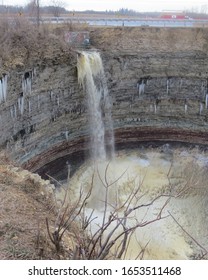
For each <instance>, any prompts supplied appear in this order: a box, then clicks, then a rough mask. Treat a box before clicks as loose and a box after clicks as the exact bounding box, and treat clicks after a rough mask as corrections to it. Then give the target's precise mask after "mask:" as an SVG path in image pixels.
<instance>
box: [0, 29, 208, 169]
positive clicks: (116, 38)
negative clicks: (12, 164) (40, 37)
mask: <svg viewBox="0 0 208 280" xmlns="http://www.w3.org/2000/svg"><path fill="white" fill-rule="evenodd" d="M91 42H92V46H93V48H95V49H97V50H98V51H99V52H100V53H101V56H102V58H103V63H104V68H105V71H106V76H107V83H108V87H109V92H110V96H111V99H112V104H113V121H114V128H115V135H116V138H115V140H116V143H117V144H119V143H120V144H121V143H133V142H134V143H135V142H138V141H149V140H164V141H183V142H191V143H201V144H208V29H200V28H196V29H186V28H184V29H172V28H170V29H166V28H161V29H160V28H149V27H148V28H109V29H102V28H99V29H95V30H92V31H91ZM56 55H57V57H56V58H57V60H56V58H54V60H53V62H52V63H44V64H43V63H41V61H40V62H39V63H37V61H36V63H34V65H33V67H31V64H30V67H29V66H28V68H27V67H26V68H25V69H24V71H18V70H17V69H13V70H11V71H9V70H8V73H7V75H6V77H7V89H6V96H5V94H4V93H3V91H2V93H1V92H0V97H1V96H2V98H1V99H0V100H1V101H0V102H1V103H0V127H1V135H0V145H1V148H2V149H7V152H8V153H9V154H10V155H11V157H12V158H13V159H15V160H16V161H18V162H19V163H20V164H22V165H23V166H25V167H26V168H29V169H31V170H33V171H35V170H37V169H39V168H40V167H42V166H44V165H45V164H46V163H49V162H52V161H53V160H55V159H58V158H60V157H62V156H66V155H67V154H73V153H75V152H79V153H81V152H82V151H84V150H86V149H87V145H86V143H87V141H88V137H89V133H88V132H89V131H88V124H87V108H86V96H85V94H84V93H83V91H82V89H81V88H80V87H79V85H78V83H77V73H76V55H74V56H73V55H70V56H68V57H67V56H66V57H65V58H64V59H63V58H62V59H61V60H59V58H58V54H56ZM4 77H5V75H4ZM4 77H3V76H2V79H1V80H0V81H1V86H2V87H3V80H5V79H3V78H4ZM4 83H5V82H4Z"/></svg>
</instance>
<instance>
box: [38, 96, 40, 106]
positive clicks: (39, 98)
mask: <svg viewBox="0 0 208 280" xmlns="http://www.w3.org/2000/svg"><path fill="white" fill-rule="evenodd" d="M38 109H40V95H38Z"/></svg>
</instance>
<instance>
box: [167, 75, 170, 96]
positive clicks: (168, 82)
mask: <svg viewBox="0 0 208 280" xmlns="http://www.w3.org/2000/svg"><path fill="white" fill-rule="evenodd" d="M169 86H170V80H169V78H168V79H167V82H166V90H167V94H168V93H169Z"/></svg>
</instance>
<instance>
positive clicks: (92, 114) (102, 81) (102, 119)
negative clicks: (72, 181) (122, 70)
mask: <svg viewBox="0 0 208 280" xmlns="http://www.w3.org/2000/svg"><path fill="white" fill-rule="evenodd" d="M77 60H78V61H77V68H78V82H79V84H80V85H82V87H83V89H84V90H85V92H86V94H87V101H88V111H89V124H90V134H91V153H92V157H93V159H94V160H105V159H106V157H107V156H106V154H107V152H106V147H108V152H109V155H110V156H111V157H113V154H114V133H113V123H112V119H111V102H110V99H109V94H108V88H107V84H106V78H105V73H104V68H103V64H102V60H101V57H100V54H99V53H98V52H80V53H79V54H78V59H77Z"/></svg>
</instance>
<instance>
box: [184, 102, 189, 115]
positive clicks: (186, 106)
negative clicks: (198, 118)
mask: <svg viewBox="0 0 208 280" xmlns="http://www.w3.org/2000/svg"><path fill="white" fill-rule="evenodd" d="M187 110H188V105H187V104H185V105H184V111H185V114H186V113H187Z"/></svg>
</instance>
